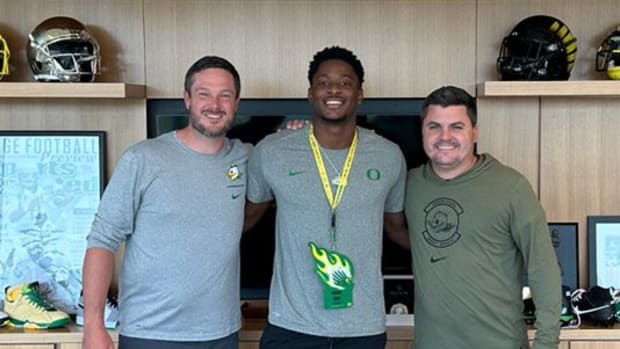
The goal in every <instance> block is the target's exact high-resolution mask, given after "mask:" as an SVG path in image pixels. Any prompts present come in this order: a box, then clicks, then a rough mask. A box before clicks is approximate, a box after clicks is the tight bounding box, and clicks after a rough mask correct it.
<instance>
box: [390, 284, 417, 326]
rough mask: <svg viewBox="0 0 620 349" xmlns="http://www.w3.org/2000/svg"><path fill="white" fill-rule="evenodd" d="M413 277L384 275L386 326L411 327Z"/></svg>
mask: <svg viewBox="0 0 620 349" xmlns="http://www.w3.org/2000/svg"><path fill="white" fill-rule="evenodd" d="M413 283H414V280H413V275H411V274H408V275H407V274H405V275H384V276H383V291H384V293H385V297H384V299H385V313H386V314H387V315H386V321H387V325H388V326H413V322H414V321H413V313H414V308H413V302H414V289H413Z"/></svg>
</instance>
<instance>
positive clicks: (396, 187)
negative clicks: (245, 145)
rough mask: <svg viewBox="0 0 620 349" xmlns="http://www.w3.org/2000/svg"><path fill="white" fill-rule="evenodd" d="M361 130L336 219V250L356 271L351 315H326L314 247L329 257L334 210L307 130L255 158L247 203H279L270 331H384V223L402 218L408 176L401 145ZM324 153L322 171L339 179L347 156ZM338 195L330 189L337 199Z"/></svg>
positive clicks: (272, 140)
mask: <svg viewBox="0 0 620 349" xmlns="http://www.w3.org/2000/svg"><path fill="white" fill-rule="evenodd" d="M358 130H359V144H358V146H357V151H356V155H355V158H354V161H353V165H352V168H351V173H350V175H349V179H348V185H347V187H346V190H345V192H344V196H343V197H342V201H341V203H340V205H339V207H338V208H337V213H336V227H337V235H336V246H335V250H336V251H337V252H339V253H341V254H344V255H345V256H347V257H349V258H350V260H351V261H352V262H353V265H354V270H355V274H354V288H353V306H352V307H350V308H344V309H336V310H326V309H325V308H324V305H323V288H324V286H323V284H322V281H321V280H320V278H319V276H318V274H317V272H316V270H315V263H314V259H313V257H312V254H311V250H310V247H309V243H310V242H314V243H315V244H316V245H317V246H319V247H323V248H326V249H329V250H331V244H330V233H329V227H330V225H331V213H330V212H331V208H330V206H329V204H328V201H327V199H326V196H325V192H324V190H323V186H322V184H321V180H320V177H319V172H318V170H317V166H316V163H315V160H314V157H313V155H312V151H311V148H310V143H309V141H308V132H309V127H306V128H305V129H303V130H301V131H294V132H293V131H287V130H283V131H280V132H278V133H276V134H273V135H270V136H268V137H266V138H265V139H264V140H263V141H261V142H260V143H259V144H258V145H257V146H256V148H255V150H254V152H253V153H252V156H251V158H250V162H249V180H248V194H247V195H248V200H250V201H252V202H266V201H269V200H272V199H274V198H275V200H276V203H277V213H276V215H277V217H276V252H275V259H274V274H273V278H272V281H271V291H270V296H269V322H270V323H271V324H273V325H276V326H280V327H283V328H286V329H289V330H292V331H297V332H301V333H307V334H312V335H318V336H327V337H356V336H367V335H374V334H379V333H383V332H384V331H385V308H384V307H385V305H384V301H383V280H382V275H381V252H382V241H383V240H382V238H383V215H384V213H385V212H400V211H402V210H403V205H404V190H405V176H406V170H407V169H406V164H405V160H404V157H403V155H402V152H401V151H400V149H399V148H398V146H397V145H396V144H394V143H391V142H389V141H387V140H386V139H384V138H382V137H380V136H378V135H376V134H374V133H373V132H372V131H370V130H367V129H364V128H359V127H358ZM324 151H326V150H324ZM326 153H327V157H326V156H325V155H323V158H324V159H325V160H324V162H325V168H326V171H327V174H328V176H329V178H332V177H333V176H334V175H335V174H336V170H337V171H340V172H341V171H342V168H343V164H344V162H345V159H346V156H347V153H348V149H343V150H331V151H329V150H327V151H326ZM324 154H325V153H324ZM326 158H329V161H331V162H332V164H333V166H332V164H329V162H328V160H327V159H326ZM336 188H337V186H335V185H333V186H332V191H333V193H334V194H335V192H336Z"/></svg>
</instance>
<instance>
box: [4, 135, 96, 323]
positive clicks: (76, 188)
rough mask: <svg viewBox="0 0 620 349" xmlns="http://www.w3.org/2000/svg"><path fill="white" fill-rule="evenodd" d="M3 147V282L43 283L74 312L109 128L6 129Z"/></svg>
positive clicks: (52, 296) (46, 292)
mask: <svg viewBox="0 0 620 349" xmlns="http://www.w3.org/2000/svg"><path fill="white" fill-rule="evenodd" d="M0 150H1V152H0V287H2V290H4V288H5V287H7V286H9V285H15V284H18V283H24V282H31V281H38V282H39V283H40V284H41V289H42V290H43V293H44V295H45V298H46V299H47V301H48V302H49V303H50V304H52V305H54V306H56V307H57V308H59V309H61V310H63V311H65V312H68V313H70V314H73V313H75V309H76V305H77V302H78V299H79V295H80V291H81V288H82V263H83V259H84V253H85V249H86V235H87V234H88V231H89V230H90V226H91V224H92V221H93V218H94V214H95V212H96V209H97V206H98V204H99V199H100V195H101V191H102V183H103V181H102V176H104V170H103V159H104V133H103V132H45V131H40V132H6V131H5V132H0ZM3 298H4V297H3Z"/></svg>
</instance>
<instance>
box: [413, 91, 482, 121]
mask: <svg viewBox="0 0 620 349" xmlns="http://www.w3.org/2000/svg"><path fill="white" fill-rule="evenodd" d="M431 105H440V106H441V107H443V108H445V107H449V106H460V105H462V106H464V107H465V109H466V110H467V116H469V120H470V121H471V123H472V125H476V123H477V122H478V112H477V107H476V99H475V98H474V97H472V96H471V95H470V94H469V93H467V91H465V90H463V89H462V88H460V87H456V86H442V87H440V88H438V89H436V90H435V91H433V92H431V94H429V95H428V96H427V97H426V98H425V99H424V104H423V105H422V114H421V118H422V120H424V118H425V117H426V113H427V112H428V107H429V106H431Z"/></svg>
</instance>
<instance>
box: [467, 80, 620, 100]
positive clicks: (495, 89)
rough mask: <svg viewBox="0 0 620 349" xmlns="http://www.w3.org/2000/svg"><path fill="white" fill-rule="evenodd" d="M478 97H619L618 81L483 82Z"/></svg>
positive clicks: (479, 87)
mask: <svg viewBox="0 0 620 349" xmlns="http://www.w3.org/2000/svg"><path fill="white" fill-rule="evenodd" d="M476 95H477V96H478V97H519V96H522V97H527V96H534V97H535V96H586V97H587V96H591V97H601V96H620V81H616V80H583V81H570V80H569V81H485V82H482V83H480V84H478V85H477V87H476Z"/></svg>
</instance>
